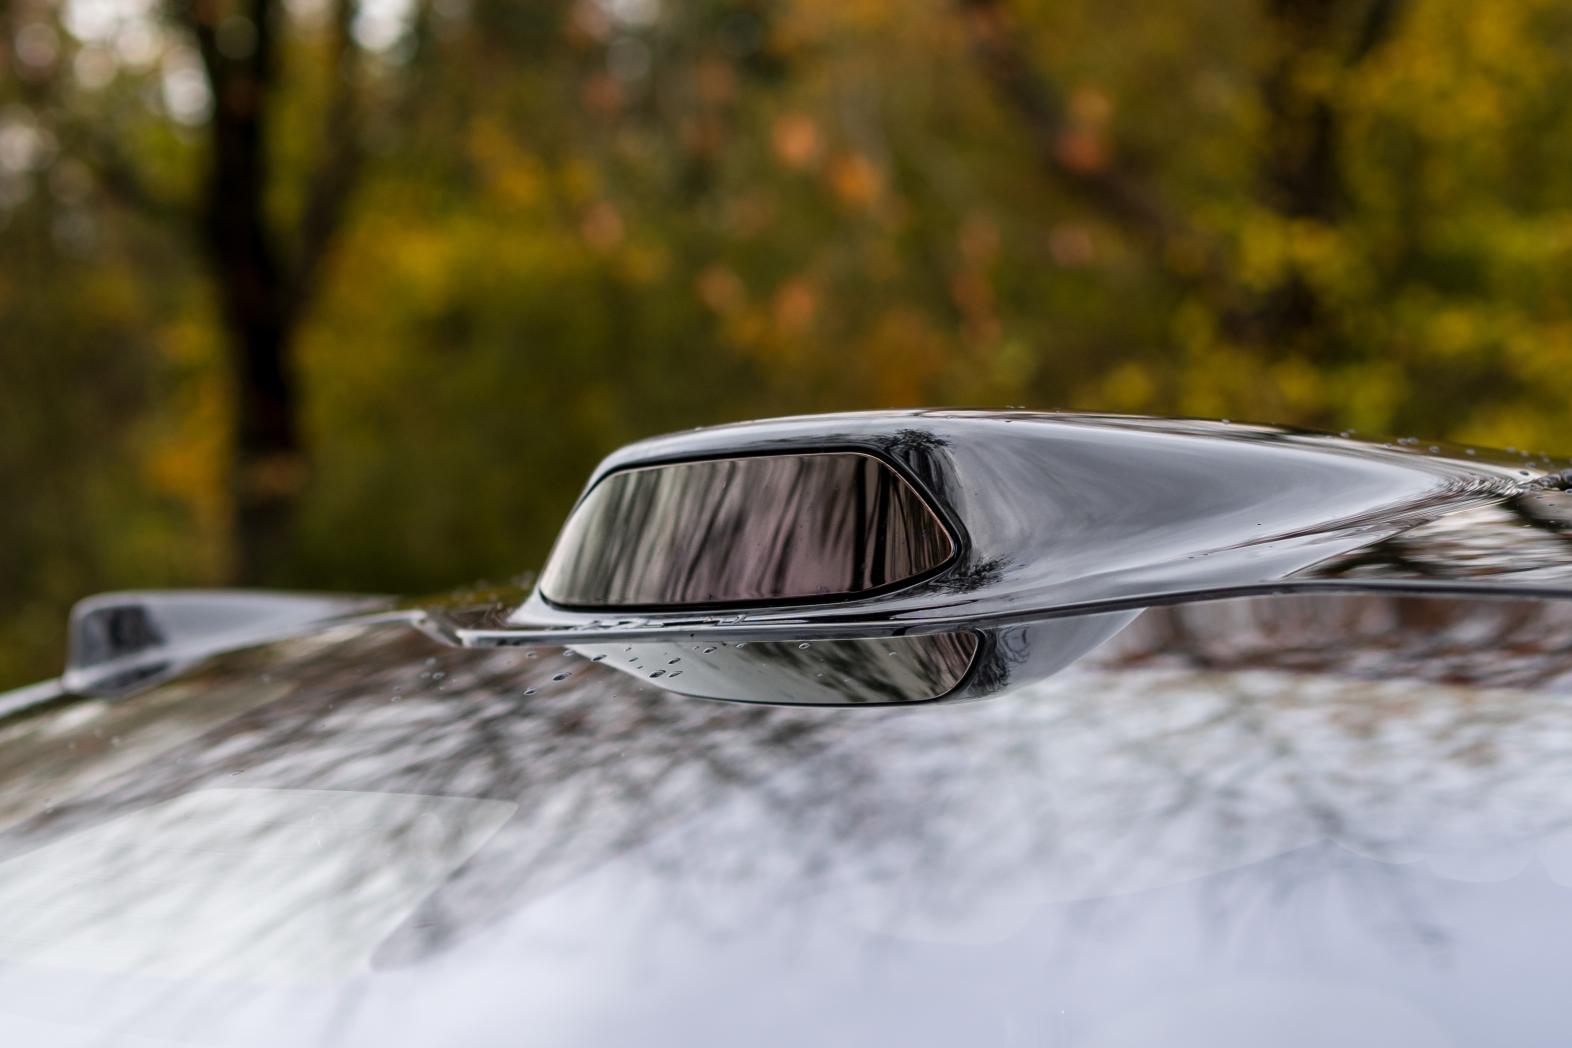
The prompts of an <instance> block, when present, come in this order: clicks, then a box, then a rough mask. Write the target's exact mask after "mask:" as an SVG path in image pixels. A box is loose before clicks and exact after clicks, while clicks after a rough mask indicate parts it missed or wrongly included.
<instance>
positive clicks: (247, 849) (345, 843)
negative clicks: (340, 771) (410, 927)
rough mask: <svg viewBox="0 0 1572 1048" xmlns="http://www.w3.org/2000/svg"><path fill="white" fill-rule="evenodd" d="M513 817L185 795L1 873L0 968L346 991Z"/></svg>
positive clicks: (498, 806) (346, 800)
mask: <svg viewBox="0 0 1572 1048" xmlns="http://www.w3.org/2000/svg"><path fill="white" fill-rule="evenodd" d="M513 808H514V805H513V804H511V803H509V802H507V801H496V800H474V799H469V798H463V797H412V796H407V795H401V794H377V793H348V792H342V791H326V790H223V789H220V790H202V791H198V792H196V793H188V794H185V795H184V796H181V797H178V798H176V799H174V800H172V801H168V802H166V803H164V804H159V805H154V806H153V807H150V808H144V809H142V810H140V811H136V812H132V813H130V814H128V815H124V816H121V817H119V818H116V819H112V820H110V821H109V822H106V823H103V824H100V825H98V826H95V827H93V828H92V829H89V830H84V831H82V832H80V833H77V834H74V835H72V836H70V837H67V838H66V839H64V840H62V841H57V842H55V843H54V844H49V845H45V846H44V847H42V848H39V849H37V850H36V851H33V852H29V853H28V854H26V855H23V856H19V857H17V858H14V859H10V860H8V861H7V862H5V863H4V864H0V912H4V913H5V914H6V915H7V916H6V921H5V924H4V925H3V926H0V960H3V961H8V962H11V963H17V964H26V965H39V966H45V967H53V968H66V969H81V970H87V971H104V972H126V973H133V974H137V975H152V976H157V977H159V978H164V979H238V980H245V981H256V982H294V981H298V980H308V979H326V978H339V979H342V978H345V977H347V976H349V975H352V974H354V973H356V972H358V971H360V970H362V969H364V968H365V966H366V964H367V962H368V961H369V960H370V958H371V954H372V952H373V951H374V950H375V949H376V947H377V945H378V944H379V943H380V942H381V941H382V939H383V938H385V937H386V936H387V935H388V933H389V932H391V931H392V930H393V928H395V927H396V926H397V925H398V924H399V922H400V921H402V920H403V919H404V918H406V917H407V916H408V915H409V913H410V911H411V910H413V909H414V907H415V906H416V904H417V903H419V901H420V900H421V899H422V898H423V897H424V896H425V895H426V894H427V893H428V892H430V891H431V890H433V889H434V888H436V887H438V886H439V885H440V884H441V883H442V881H443V880H445V879H446V878H447V876H448V875H449V874H450V873H452V871H453V868H454V867H456V866H457V865H458V864H459V863H461V862H463V861H464V860H465V859H467V858H469V856H470V855H471V854H472V853H473V852H474V851H475V850H476V849H477V848H479V847H480V846H481V844H482V843H484V841H485V840H486V838H488V837H489V836H491V834H493V833H495V832H496V830H497V827H498V826H500V825H501V824H502V823H503V822H505V821H506V820H507V818H508V816H509V815H510V814H511V813H512V811H513ZM62 885H68V886H69V891H66V892H62V891H61V886H62Z"/></svg>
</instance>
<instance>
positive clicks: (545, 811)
mask: <svg viewBox="0 0 1572 1048" xmlns="http://www.w3.org/2000/svg"><path fill="white" fill-rule="evenodd" d="M659 683H660V681H659V680H650V679H648V678H647V677H646V678H642V679H640V678H634V677H631V676H629V675H627V674H624V673H618V672H615V671H613V670H612V669H610V668H608V667H607V666H606V665H605V664H604V663H597V662H593V661H591V660H590V658H589V657H586V656H584V655H581V654H575V653H572V652H568V651H564V650H563V649H560V648H551V649H545V648H542V649H528V650H518V649H514V650H493V651H484V652H480V651H466V650H460V649H454V648H445V647H442V646H440V645H438V644H437V643H436V642H434V641H432V640H430V639H429V638H427V637H425V636H423V635H421V634H419V633H418V632H416V631H414V630H411V629H408V628H407V627H404V626H400V625H386V624H384V625H377V626H366V627H351V628H342V629H338V630H334V631H331V632H328V633H324V634H321V635H318V636H315V637H311V638H307V639H301V640H296V641H289V642H285V643H280V644H276V645H272V646H269V647H265V648H260V649H256V650H254V651H250V652H245V653H241V654H237V655H232V656H228V657H225V658H224V659H222V660H219V661H217V662H215V663H213V664H211V665H210V666H208V667H207V668H205V669H203V670H200V671H198V672H196V673H194V674H192V675H190V676H188V677H187V678H184V679H182V680H179V681H175V682H171V683H168V684H164V685H162V686H159V687H157V688H154V689H151V690H148V691H145V692H143V693H140V694H136V695H132V696H129V697H126V698H120V699H87V698H79V697H65V698H62V699H59V700H55V701H53V702H51V703H48V704H46V705H44V706H41V707H36V708H34V709H32V710H30V711H24V712H20V713H15V714H12V715H11V716H9V717H7V718H6V719H4V720H3V721H0V786H3V789H0V908H3V912H4V913H5V914H6V915H7V919H6V921H5V924H4V926H3V928H0V1037H4V1042H5V1043H14V1044H37V1045H45V1046H50V1045H56V1044H62V1045H63V1044H77V1043H103V1038H105V1037H106V1036H107V1037H110V1038H111V1039H112V1040H113V1043H127V1042H128V1041H130V1043H140V1042H137V1041H135V1040H134V1039H135V1038H145V1039H147V1040H148V1041H149V1042H150V1043H164V1042H163V1041H161V1040H160V1039H166V1040H167V1039H173V1040H176V1041H180V1042H188V1043H189V1042H196V1043H214V1044H228V1043H236V1044H273V1045H277V1044H295V1043H328V1044H376V1045H384V1046H385V1045H406V1044H408V1045H417V1044H420V1045H425V1044H432V1043H454V1044H487V1043H515V1041H514V1038H516V1037H517V1036H519V1031H521V1030H528V1031H531V1036H530V1038H529V1039H530V1040H532V1041H538V1043H550V1044H587V1045H590V1044H593V1045H622V1044H629V1043H641V1044H673V1045H676V1044H682V1045H694V1044H738V1043H748V1044H807V1043H823V1042H825V1041H826V1040H834V1039H835V1038H836V1037H838V1036H843V1035H844V1031H846V1030H848V1029H851V1030H859V1031H866V1033H867V1037H866V1038H865V1039H866V1040H867V1041H868V1042H869V1043H872V1042H875V1041H877V1042H895V1041H904V1042H906V1043H916V1044H941V1043H945V1044H956V1043H968V1044H975V1043H986V1044H995V1043H996V1044H1019V1043H1034V1044H1035V1043H1041V1044H1050V1045H1073V1046H1083V1045H1084V1046H1111V1045H1127V1044H1128V1045H1134V1044H1153V1043H1163V1044H1171V1045H1186V1046H1187V1045H1191V1044H1194V1045H1202V1044H1205V1045H1209V1046H1210V1045H1233V1044H1238V1045H1244V1044H1259V1043H1263V1042H1262V1041H1261V1040H1260V1037H1261V1036H1262V1031H1263V1030H1265V1029H1269V1028H1270V1029H1275V1031H1276V1032H1275V1033H1274V1034H1273V1035H1272V1038H1271V1043H1274V1044H1295V1045H1297V1044H1306V1045H1309V1044H1317V1045H1324V1044H1328V1043H1338V1044H1371V1045H1375V1044H1381V1045H1390V1044H1403V1045H1428V1044H1437V1045H1442V1044H1459V1045H1462V1044H1475V1043H1511V1044H1515V1045H1523V1044H1541V1043H1543V1044H1551V1043H1557V1038H1558V1037H1560V1036H1561V1033H1562V1030H1563V1029H1564V1023H1563V1021H1562V1016H1563V1009H1562V1008H1561V1005H1560V997H1561V990H1560V983H1561V973H1562V972H1564V970H1565V967H1566V965H1567V964H1568V963H1569V962H1572V946H1569V945H1567V944H1566V943H1565V941H1564V936H1559V935H1558V934H1557V933H1556V929H1557V928H1558V927H1561V926H1562V925H1563V923H1564V920H1565V919H1566V917H1567V916H1569V915H1572V895H1568V893H1567V888H1568V887H1572V785H1569V783H1572V707H1569V706H1568V704H1567V699H1566V693H1567V691H1568V690H1569V686H1572V610H1569V608H1568V607H1567V606H1564V605H1560V604H1553V603H1536V602H1528V601H1516V600H1514V601H1457V600H1450V599H1425V600H1420V599H1410V598H1387V597H1359V598H1350V597H1335V598H1334V597H1317V598H1292V599H1290V598H1271V599H1254V600H1235V601H1227V602H1218V603H1215V604H1209V605H1195V606H1190V607H1185V608H1172V609H1156V610H1152V611H1148V612H1146V613H1145V614H1143V615H1142V616H1141V617H1140V618H1139V619H1137V620H1136V622H1135V623H1134V624H1133V625H1131V626H1130V627H1129V628H1127V629H1126V630H1125V631H1124V632H1123V633H1121V634H1120V635H1119V636H1118V637H1116V638H1115V639H1114V640H1113V641H1111V642H1110V643H1108V644H1107V645H1105V646H1104V647H1103V648H1101V649H1099V650H1098V651H1097V652H1095V653H1094V654H1093V655H1092V656H1090V657H1089V658H1087V659H1085V660H1083V661H1082V662H1080V663H1078V664H1076V665H1075V666H1074V667H1072V668H1071V669H1070V670H1068V671H1066V672H1064V673H1061V674H1059V675H1058V676H1055V677H1052V678H1050V679H1048V680H1046V681H1042V682H1038V683H1034V684H1031V685H1028V686H1024V687H1019V688H1015V689H1013V690H1006V691H1005V692H1004V693H1003V694H1001V695H1000V696H998V697H996V698H992V699H989V700H986V701H981V702H974V703H962V704H954V705H912V706H905V707H888V708H870V709H832V708H796V709H788V708H779V707H760V706H744V705H739V704H734V703H725V702H716V701H709V700H705V699H699V698H694V697H691V696H685V695H679V694H673V693H669V692H665V691H662V690H660V689H659V687H658V685H659ZM84 1001H90V1002H92V1007H91V1008H86V1009H84V1007H83V1002H84ZM1252 1009H1254V1010H1255V1011H1258V1012H1259V1019H1260V1021H1261V1022H1266V1021H1267V1020H1268V1018H1269V1019H1270V1021H1271V1023H1272V1024H1273V1025H1272V1026H1271V1027H1265V1026H1261V1025H1259V1023H1258V1024H1256V1025H1252V1022H1253V1021H1254V1020H1252V1019H1251V1015H1252V1014H1255V1011H1252ZM1285 1016H1287V1017H1288V1020H1286V1021H1285V1018H1284V1017H1285ZM1285 1037H1286V1038H1287V1039H1286V1040H1284V1038H1285ZM1296 1038H1297V1039H1296Z"/></svg>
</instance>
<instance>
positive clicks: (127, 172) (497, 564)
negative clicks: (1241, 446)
mask: <svg viewBox="0 0 1572 1048" xmlns="http://www.w3.org/2000/svg"><path fill="white" fill-rule="evenodd" d="M0 43H3V46H0V230H3V232H0V397H4V398H5V399H4V402H3V407H4V409H5V410H4V411H0V445H3V446H0V484H4V486H5V488H6V490H8V491H15V492H26V493H27V498H25V499H24V500H22V501H21V502H20V503H19V504H18V505H17V506H16V507H15V509H14V510H13V511H12V512H10V513H7V514H0V593H3V595H4V596H5V597H6V598H7V599H6V602H5V605H4V607H3V608H0V651H5V652H13V653H14V654H12V655H4V654H0V682H3V681H9V680H16V679H21V678H23V677H26V676H30V675H34V674H36V673H38V672H42V671H43V670H45V669H47V667H48V665H49V663H50V660H51V659H52V658H53V657H54V654H53V648H54V646H55V645H56V644H57V638H58V636H59V632H60V622H61V621H62V619H63V614H64V609H65V606H66V605H68V604H69V602H70V600H71V599H72V598H74V597H76V596H80V595H81V594H82V593H84V592H88V591H91V590H94V589H103V588H109V587H112V586H119V585H132V584H155V583H161V584H176V583H204V584H211V583H216V582H223V581H226V580H232V579H236V578H241V579H245V580H248V581H255V580H265V581H267V582H270V583H277V584H285V585H309V586H335V587H345V588H362V589H378V590H384V589H399V590H419V589H423V588H446V587H447V586H449V585H452V584H453V583H455V582H458V581H462V580H472V579H477V578H483V577H497V576H502V575H509V574H513V573H516V572H518V571H520V570H522V569H525V568H528V567H530V566H531V565H532V564H534V563H538V559H539V557H540V556H541V555H542V554H543V553H544V551H545V548H546V546H547V544H548V543H549V542H550V540H551V537H552V534H553V533H554V531H555V529H556V526H557V524H558V522H559V521H560V519H561V515H562V513H563V511H564V510H565V509H566V507H567V505H568V504H569V503H570V502H571V500H572V499H573V498H574V496H575V495H576V493H577V490H578V485H579V484H580V483H581V481H582V478H583V476H584V475H585V472H586V471H587V469H588V468H589V467H590V465H591V464H592V463H593V462H594V460H595V459H596V458H597V457H598V456H600V455H601V454H603V453H604V452H606V451H607V450H609V449H610V448H611V447H613V446H615V445H617V444H619V443H622V442H625V441H627V440H630V439H633V438H636V437H639V436H642V435H645V434H648V433H651V432H657V431H661V430H668V429H675V428H681V427H684V426H691V425H698V424H703V423H712V422H722V421H727V420H730V419H735V418H739V417H747V416H757V415H765V414H778V413H789V412H796V411H815V410H832V409H839V408H860V407H885V406H913V405H921V404H931V403H941V404H957V403H960V404H965V403H974V404H1027V405H1031V406H1034V407H1043V408H1051V407H1067V408H1096V409H1108V410H1125V411H1142V412H1157V413H1172V414H1198V415H1214V416H1229V417H1240V418H1264V419H1269V420H1280V421H1286V422H1298V423H1304V424H1311V425H1321V426H1329V427H1334V428H1343V427H1354V428H1358V429H1360V430H1362V431H1365V432H1370V433H1381V432H1393V431H1396V432H1398V433H1420V432H1423V433H1426V434H1434V435H1436V436H1447V437H1452V438H1454V439H1460V440H1463V441H1479V442H1481V443H1495V444H1502V445H1517V446H1519V447H1524V446H1529V447H1547V446H1554V445H1557V444H1560V445H1562V446H1566V445H1572V429H1569V427H1568V424H1567V418H1566V411H1565V405H1566V403H1567V402H1568V400H1569V399H1572V368H1568V367H1567V366H1566V364H1567V361H1568V360H1569V359H1572V133H1569V131H1572V9H1569V8H1568V7H1567V6H1566V5H1565V4H1564V3H1563V2H1561V0H1502V2H1500V3H1496V4H1491V5H1477V4H1469V3H1466V2H1464V0H1298V2H1289V0H1174V2H1172V3H1170V4H1166V5H1161V6H1157V7H1154V6H1153V5H1150V4H1142V3H1137V2H1135V0H1051V2H1050V0H914V2H906V3H892V2H890V0H782V2H768V3H767V2H763V0H690V2H686V3H682V4H677V3H672V2H663V0H540V2H532V3H518V2H516V0H11V3H9V4H8V5H6V6H5V7H3V8H0ZM215 290H216V292H217V293H214V292H215ZM308 460H309V464H310V468H309V469H308V468H307V467H306V464H307V461H308ZM7 660H9V661H7Z"/></svg>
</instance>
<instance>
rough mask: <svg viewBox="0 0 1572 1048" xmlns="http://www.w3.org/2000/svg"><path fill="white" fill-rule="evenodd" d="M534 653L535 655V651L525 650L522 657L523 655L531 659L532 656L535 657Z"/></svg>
mask: <svg viewBox="0 0 1572 1048" xmlns="http://www.w3.org/2000/svg"><path fill="white" fill-rule="evenodd" d="M535 655H536V653H535V652H533V651H526V652H525V653H524V657H525V658H526V659H533V658H534V657H535Z"/></svg>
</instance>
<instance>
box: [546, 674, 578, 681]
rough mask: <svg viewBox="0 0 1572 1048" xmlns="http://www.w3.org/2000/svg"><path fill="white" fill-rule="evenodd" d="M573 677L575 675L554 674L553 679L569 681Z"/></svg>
mask: <svg viewBox="0 0 1572 1048" xmlns="http://www.w3.org/2000/svg"><path fill="white" fill-rule="evenodd" d="M571 676H573V674H571V673H554V674H552V676H551V679H552V680H567V679H568V678H569V677H571Z"/></svg>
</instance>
